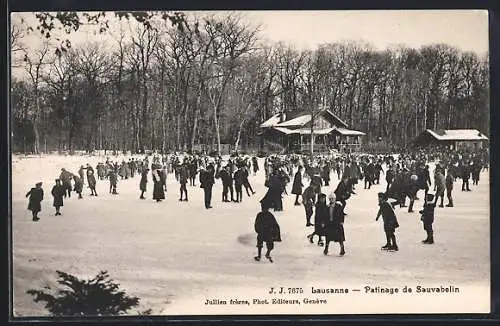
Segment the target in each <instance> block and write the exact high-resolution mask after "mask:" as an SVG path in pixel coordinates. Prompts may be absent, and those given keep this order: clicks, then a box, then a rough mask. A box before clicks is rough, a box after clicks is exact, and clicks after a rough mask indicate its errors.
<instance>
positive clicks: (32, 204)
mask: <svg viewBox="0 0 500 326" xmlns="http://www.w3.org/2000/svg"><path fill="white" fill-rule="evenodd" d="M28 197H29V202H28V210H30V211H31V213H32V214H33V222H38V221H39V220H40V219H39V218H38V213H39V212H41V211H42V205H41V202H42V200H43V189H42V183H41V182H38V183H37V184H35V188H31V190H30V191H28V193H27V194H26V198H28Z"/></svg>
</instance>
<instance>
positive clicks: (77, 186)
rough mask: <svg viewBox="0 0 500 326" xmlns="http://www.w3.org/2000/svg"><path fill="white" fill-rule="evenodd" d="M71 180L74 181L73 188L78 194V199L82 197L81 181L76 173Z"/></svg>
mask: <svg viewBox="0 0 500 326" xmlns="http://www.w3.org/2000/svg"><path fill="white" fill-rule="evenodd" d="M73 181H74V182H75V188H74V189H73V190H74V191H75V192H76V193H77V194H78V199H82V198H83V197H82V191H83V181H82V179H80V177H78V176H76V175H74V176H73Z"/></svg>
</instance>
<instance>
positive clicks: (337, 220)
mask: <svg viewBox="0 0 500 326" xmlns="http://www.w3.org/2000/svg"><path fill="white" fill-rule="evenodd" d="M328 200H329V202H330V203H329V205H328V210H329V214H328V217H329V218H328V221H327V223H326V227H325V234H326V244H325V250H323V254H325V255H328V249H329V246H330V242H331V241H333V242H338V243H339V245H340V253H339V255H340V256H344V255H345V248H344V241H345V233H344V219H345V216H344V211H343V205H342V203H341V202H339V201H336V196H335V193H331V194H330V196H328Z"/></svg>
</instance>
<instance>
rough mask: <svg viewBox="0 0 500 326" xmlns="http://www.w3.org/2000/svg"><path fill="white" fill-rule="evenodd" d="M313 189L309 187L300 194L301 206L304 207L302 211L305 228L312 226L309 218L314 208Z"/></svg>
mask: <svg viewBox="0 0 500 326" xmlns="http://www.w3.org/2000/svg"><path fill="white" fill-rule="evenodd" d="M315 196H316V195H315V194H314V188H313V187H312V186H309V187H307V188H306V190H304V193H303V194H302V205H304V209H305V211H306V226H313V225H314V224H312V223H311V217H312V215H313V206H314V197H315Z"/></svg>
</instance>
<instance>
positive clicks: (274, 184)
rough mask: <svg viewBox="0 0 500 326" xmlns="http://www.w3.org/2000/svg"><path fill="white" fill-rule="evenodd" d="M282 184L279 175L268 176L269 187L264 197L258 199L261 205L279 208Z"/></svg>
mask: <svg viewBox="0 0 500 326" xmlns="http://www.w3.org/2000/svg"><path fill="white" fill-rule="evenodd" d="M282 190H283V188H282V184H281V180H280V178H279V176H277V175H272V176H271V177H270V178H269V188H268V190H267V193H266V194H265V196H264V198H262V200H261V201H260V202H261V204H262V205H264V206H265V207H268V208H280V204H281V194H282Z"/></svg>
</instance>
